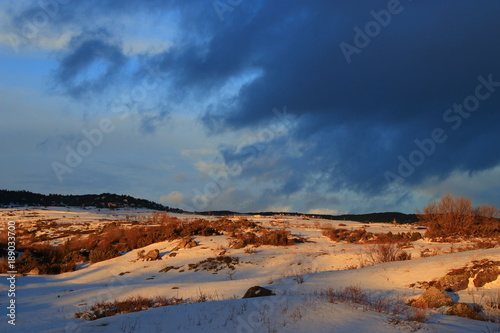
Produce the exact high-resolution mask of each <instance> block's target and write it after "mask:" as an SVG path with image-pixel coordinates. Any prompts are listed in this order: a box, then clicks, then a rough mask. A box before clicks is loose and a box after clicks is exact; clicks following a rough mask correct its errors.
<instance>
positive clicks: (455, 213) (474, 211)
mask: <svg viewBox="0 0 500 333" xmlns="http://www.w3.org/2000/svg"><path fill="white" fill-rule="evenodd" d="M417 216H418V218H419V221H420V223H421V224H423V225H425V226H427V231H426V233H425V236H426V237H430V238H438V237H442V238H454V237H463V238H465V239H468V238H472V237H492V236H498V235H499V233H500V220H499V216H500V211H499V210H498V209H497V208H496V207H494V206H489V205H483V206H480V207H473V206H472V203H471V201H470V199H467V198H464V197H453V196H451V195H450V194H446V195H445V196H444V197H442V198H441V200H440V201H439V202H436V201H433V202H431V203H429V204H428V205H427V206H425V207H424V208H423V209H422V211H419V210H417Z"/></svg>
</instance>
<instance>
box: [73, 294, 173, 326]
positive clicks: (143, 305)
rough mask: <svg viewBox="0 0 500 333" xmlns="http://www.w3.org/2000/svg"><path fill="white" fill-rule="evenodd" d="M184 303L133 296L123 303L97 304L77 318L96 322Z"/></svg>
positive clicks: (159, 297)
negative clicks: (119, 315) (115, 316)
mask: <svg viewBox="0 0 500 333" xmlns="http://www.w3.org/2000/svg"><path fill="white" fill-rule="evenodd" d="M182 303H183V299H182V298H175V297H172V298H167V297H162V296H156V297H154V298H146V297H142V296H133V297H129V298H127V299H126V300H123V301H114V302H108V301H106V302H99V303H96V304H94V305H92V306H91V307H90V308H89V309H87V310H84V311H79V312H76V313H75V318H77V319H78V318H80V319H86V320H96V319H99V318H104V317H110V316H114V315H117V314H123V313H130V312H138V311H142V310H146V309H152V308H157V307H160V306H168V305H178V304H182Z"/></svg>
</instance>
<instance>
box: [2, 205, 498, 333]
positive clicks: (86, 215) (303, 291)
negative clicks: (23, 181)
mask: <svg viewBox="0 0 500 333" xmlns="http://www.w3.org/2000/svg"><path fill="white" fill-rule="evenodd" d="M151 213H152V212H151V211H144V210H142V211H125V210H116V211H110V210H97V209H92V210H83V209H74V208H71V209H69V208H64V209H61V208H48V209H33V208H28V209H0V222H1V226H2V227H3V226H5V225H6V223H5V222H7V221H9V220H14V221H16V223H18V225H20V224H23V223H24V224H26V225H29V224H36V223H39V224H40V223H45V224H47V225H48V224H51V227H50V228H49V227H48V228H47V230H45V231H40V232H42V233H44V234H46V237H47V238H48V239H49V241H50V242H52V243H57V242H58V241H60V240H59V238H58V237H56V236H57V233H58V232H61V230H69V229H68V228H89V229H91V230H92V229H94V228H97V226H98V225H102V224H105V223H109V222H112V221H122V222H125V223H126V222H127V221H134V220H139V221H143V220H145V219H146V218H147V216H148V215H150V214H151ZM176 216H179V217H182V218H188V217H192V216H182V215H176ZM251 219H252V220H253V221H255V222H257V223H260V224H262V225H263V226H266V227H269V228H281V227H286V228H287V229H288V230H291V231H292V233H293V234H295V235H300V236H303V237H306V238H307V239H308V242H306V243H303V244H296V245H293V246H287V247H271V246H261V247H258V248H257V249H256V250H257V252H256V253H251V254H247V253H245V251H244V249H239V250H234V249H229V248H228V247H227V245H228V238H227V237H226V236H214V237H196V241H197V242H199V246H197V247H194V248H191V249H184V250H180V251H177V252H178V254H177V256H175V257H170V256H169V254H170V250H171V249H172V248H173V247H174V246H175V245H176V243H177V242H175V241H174V242H161V243H156V244H152V245H149V246H147V247H146V248H144V249H145V250H146V251H148V250H151V249H158V250H159V251H160V254H161V255H162V257H163V260H159V261H147V262H144V261H137V260H136V259H137V251H138V250H133V251H131V252H129V253H126V254H124V255H122V256H120V257H118V258H114V259H111V260H108V261H104V262H99V263H96V264H92V265H89V264H86V265H83V268H82V269H80V270H78V271H75V272H70V273H64V274H60V275H53V276H36V275H27V276H22V277H17V281H16V287H17V290H16V311H17V313H16V314H17V317H16V326H15V327H12V326H11V325H8V324H7V319H8V318H7V317H6V316H5V309H6V306H7V305H8V304H7V302H8V300H9V299H8V297H7V295H6V290H7V280H6V276H2V277H0V288H1V292H0V308H1V309H4V310H2V311H1V313H2V319H1V320H0V331H1V332H402V331H403V332H404V331H418V332H494V331H496V332H498V331H497V330H498V324H494V323H486V322H482V321H475V320H470V319H464V318H460V317H454V316H447V315H443V314H441V313H439V312H435V313H433V316H432V317H431V319H430V320H429V321H428V322H427V323H415V322H410V323H409V322H400V323H397V322H395V321H394V320H393V318H391V316H390V315H387V314H383V313H379V312H374V311H370V310H366V308H365V307H364V306H362V305H359V304H349V303H343V302H337V303H330V302H328V300H327V298H326V297H325V296H322V295H321V294H322V292H324V291H325V290H326V289H328V288H334V289H341V288H344V287H348V286H358V287H360V288H362V289H364V290H367V291H368V292H370V293H373V294H377V295H378V294H381V293H384V294H386V295H387V296H388V297H393V298H407V297H412V296H416V295H418V294H421V293H422V292H423V290H420V289H412V288H409V285H410V284H411V283H415V282H417V281H430V280H432V279H436V278H439V277H441V276H443V275H445V274H446V272H447V271H448V270H449V269H452V268H458V267H462V266H464V265H465V264H467V263H469V262H470V261H472V260H477V259H484V258H488V259H490V260H500V249H498V248H494V249H488V250H475V251H467V252H460V253H452V254H444V252H446V251H447V250H448V249H449V248H450V247H451V246H452V245H451V244H436V243H431V242H428V241H424V240H419V241H417V242H414V243H413V248H409V249H408V251H410V252H411V253H412V257H413V258H415V259H413V260H410V261H399V262H392V263H384V264H378V265H375V266H368V267H364V268H358V269H347V268H353V267H359V265H360V263H362V262H363V260H364V246H363V245H355V244H341V243H334V242H332V241H330V240H329V239H328V238H326V237H324V236H322V235H321V230H320V229H319V228H320V227H327V226H335V227H338V224H340V223H342V224H345V226H343V227H344V228H360V227H361V226H363V225H364V224H363V223H358V222H351V221H329V220H321V219H304V218H301V217H289V216H279V217H265V218H264V217H251ZM366 228H367V230H368V231H372V232H389V231H391V232H393V233H397V232H401V231H404V232H408V231H415V229H414V227H413V226H409V225H403V226H401V225H392V224H382V223H376V224H375V223H374V224H367V225H366ZM60 235H61V237H64V236H63V233H61V234H60ZM222 247H224V248H225V249H226V251H227V253H226V254H225V255H228V256H231V257H238V258H239V259H240V263H239V264H237V265H236V269H235V270H234V271H232V270H229V269H222V270H219V271H218V272H214V271H203V270H200V271H194V270H193V269H191V270H190V269H189V268H190V267H189V264H194V263H197V262H199V261H201V260H204V259H206V258H209V257H215V256H216V255H217V254H218V252H219V251H220V249H221V248H222ZM425 248H429V249H431V250H434V251H436V252H437V253H443V254H440V255H437V256H432V257H427V258H419V257H420V256H419V254H420V251H422V250H423V249H425ZM166 266H174V267H175V268H174V269H171V270H169V271H168V272H166V273H162V272H160V270H162V269H163V268H165V267H166ZM299 282H300V283H299ZM255 285H259V286H263V287H266V288H269V289H271V290H273V291H274V292H275V293H276V294H277V295H276V296H271V297H263V298H254V299H241V297H242V296H243V294H244V293H245V291H246V290H247V289H248V288H249V287H252V286H255ZM471 286H472V285H471ZM499 287H500V282H499V281H498V280H497V281H494V282H492V283H488V284H487V285H485V286H484V287H483V288H479V289H477V288H469V289H468V290H465V291H461V292H459V293H458V295H456V297H458V298H460V301H462V302H472V301H473V300H475V301H476V302H477V300H478V299H479V298H485V297H488V295H490V294H491V295H496V294H497V293H498V292H499V290H500V289H499ZM136 295H141V296H144V297H154V296H157V295H160V296H166V297H182V298H183V299H184V300H187V301H196V300H199V299H200V298H207V299H208V301H207V302H201V303H192V304H182V305H175V306H168V307H160V308H156V309H149V310H145V311H140V312H136V313H129V314H121V315H116V316H113V317H107V318H102V319H98V320H95V321H86V320H82V319H75V318H74V314H75V312H77V311H82V310H85V309H86V308H88V307H89V306H90V305H92V304H95V303H97V302H100V301H106V300H109V301H112V300H121V299H126V298H127V297H129V296H136Z"/></svg>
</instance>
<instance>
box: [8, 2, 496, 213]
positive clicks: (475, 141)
mask: <svg viewBox="0 0 500 333" xmlns="http://www.w3.org/2000/svg"><path fill="white" fill-rule="evenodd" d="M221 4H222V5H221ZM54 8H55V7H54ZM54 8H53V12H54V15H49V14H50V13H49V12H47V11H45V12H46V13H47V17H48V19H47V23H46V24H44V25H43V26H40V27H39V32H38V37H40V38H41V37H44V38H52V39H53V40H61V36H62V35H63V32H64V31H66V32H67V31H71V33H72V35H71V37H70V38H69V39H68V42H67V43H66V45H65V46H64V47H61V48H58V49H57V50H54V52H56V54H57V57H56V58H57V61H58V65H57V67H56V68H54V69H53V71H52V72H51V74H50V77H49V81H50V82H52V87H54V89H55V90H54V91H56V92H58V93H60V94H63V95H66V96H69V97H70V98H72V99H75V100H78V101H80V102H82V101H84V100H87V102H88V100H89V99H90V100H94V99H95V100H99V101H100V103H102V105H104V106H106V105H108V106H109V105H113V103H115V102H116V100H117V99H118V100H121V99H122V97H123V95H128V97H129V100H128V101H124V102H123V103H122V104H124V105H129V106H132V107H130V108H129V109H130V110H131V111H133V112H137V113H138V114H139V115H140V117H141V119H142V122H141V124H142V125H141V126H142V129H143V131H144V132H146V133H154V132H155V131H156V130H159V128H162V127H161V126H160V124H162V122H164V121H165V119H167V117H168V115H171V114H176V113H177V114H181V113H188V114H190V115H194V116H195V117H197V118H198V120H199V121H201V122H202V123H203V124H204V126H205V127H206V129H207V133H203V135H209V136H211V137H215V138H217V137H219V138H220V139H219V145H218V147H216V148H217V149H218V151H219V154H220V157H221V158H222V159H221V160H220V161H219V162H218V163H225V166H226V167H230V166H231V165H234V164H238V166H239V167H240V169H241V170H239V172H238V174H237V175H235V176H232V177H231V179H230V183H227V184H226V183H224V184H223V186H220V185H219V189H218V191H219V192H218V194H217V196H214V197H211V198H209V199H210V200H209V207H213V208H218V209H223V208H228V207H223V206H224V205H237V206H240V207H242V208H241V209H248V210H256V209H267V208H268V207H273V206H275V207H276V206H281V207H290V209H292V210H304V211H308V210H311V211H326V210H333V209H336V210H340V211H345V210H349V209H346V208H344V207H342V203H343V202H344V203H345V202H346V201H347V202H349V203H348V205H349V206H350V207H356V209H362V208H359V207H362V206H363V205H362V204H356V203H353V202H355V201H356V200H362V201H364V200H368V198H372V199H373V202H374V203H376V204H377V205H379V207H381V208H380V209H381V210H382V209H383V208H382V207H387V208H394V207H396V206H397V205H398V204H401V205H402V204H404V202H406V203H405V204H408V203H409V202H413V203H415V202H416V201H418V200H420V199H421V198H422V197H425V198H429V197H433V196H435V195H440V194H441V192H442V191H446V190H447V187H446V186H444V188H442V187H440V188H439V191H438V190H437V189H436V188H435V191H434V192H433V193H429V192H428V191H427V192H426V191H423V190H422V191H420V190H419V189H422V188H423V187H425V186H426V185H425V184H428V182H429V180H430V179H432V180H433V181H435V182H443V184H446V180H447V179H450V181H451V182H453V183H456V181H457V179H459V178H460V179H461V180H462V182H463V184H468V183H470V182H471V179H473V177H474V176H475V175H476V174H478V173H484V172H488V170H495V168H498V166H499V165H500V155H499V154H498V153H496V152H498V151H500V140H499V134H498V133H499V132H498V129H497V127H498V126H497V124H498V123H499V122H500V113H498V112H497V111H498V109H499V107H500V63H499V62H498V59H499V58H500V46H499V44H498V31H499V29H500V21H499V20H498V17H497V15H496V13H498V12H499V10H500V3H498V2H497V1H481V2H474V1H465V0H459V1H439V2H433V1H403V0H402V1H394V0H391V1H389V2H387V1H364V2H342V3H339V2H331V1H315V2H311V3H305V2H303V1H293V0H292V1H240V2H225V1H218V2H197V3H189V2H174V1H171V2H168V1H167V2H165V1H150V2H148V3H144V2H140V1H132V0H130V1H110V0H109V1H88V2H75V3H73V2H71V3H68V4H64V5H63V4H60V5H58V7H57V11H56V10H55V9H54ZM9 11H10V14H11V20H10V21H9V23H8V27H9V30H8V31H9V33H11V34H15V35H16V36H19V40H22V41H23V42H22V43H18V46H19V47H30V45H31V46H32V47H36V44H30V43H29V42H30V41H31V42H32V40H30V39H29V38H26V36H23V34H22V33H23V31H24V32H26V31H27V30H26V29H27V26H26V20H25V19H26V18H27V19H28V20H32V21H33V20H34V19H35V18H36V15H37V13H38V12H40V11H42V12H43V11H44V9H43V8H42V7H40V5H38V4H34V5H33V6H32V7H29V8H26V7H23V6H19V5H16V6H14V5H12V7H10V9H9ZM145 18H146V20H144V19H145ZM166 18H168V19H166ZM139 20H141V21H142V22H144V24H146V26H148V27H149V29H147V30H146V29H142V31H139V32H135V35H134V32H133V31H134V29H133V26H137V25H140V24H141V22H140V21H139ZM34 22H35V23H36V21H34ZM153 23H154V24H153ZM35 25H36V24H35ZM23 29H24V30H23ZM33 39H36V38H33ZM139 41H142V42H141V43H140V42H139ZM134 43H135V44H136V45H137V46H136V47H134V46H131V45H134ZM139 44H140V45H139ZM347 44H348V45H349V47H351V48H350V49H349V50H351V51H352V50H355V51H352V52H350V53H349V54H348V56H346V52H345V45H347ZM33 45H34V46H33ZM341 45H344V49H343V48H342V47H341ZM38 47H39V46H38ZM130 50H141V51H136V52H131V51H130ZM151 69H153V70H154V71H155V72H156V73H161V74H160V75H161V78H162V82H161V83H162V84H161V86H160V87H159V88H158V89H155V90H154V93H150V94H149V95H148V98H147V100H146V99H144V100H145V101H144V100H134V95H133V94H132V92H133V91H136V92H137V91H138V90H137V89H138V88H137V87H140V82H142V80H144V79H145V78H147V77H148V75H151V74H150V73H151ZM479 86H480V88H478V87H479ZM134 89H135V90H134ZM478 89H479V92H480V95H479V96H478V95H477V93H478ZM486 95H487V96H486ZM137 96H138V95H137ZM120 103H121V102H120ZM457 105H458V106H457ZM460 105H463V107H460ZM284 107H286V109H287V112H288V114H289V115H290V118H289V122H288V123H287V125H289V126H286V129H285V130H280V131H279V132H278V131H277V130H276V127H275V122H276V121H275V118H276V115H275V113H273V109H275V108H276V109H278V110H282V109H283V108H284ZM103 109H105V107H103ZM103 112H105V111H103ZM438 134H439V135H438ZM199 135H200V140H203V138H202V134H199ZM229 137H236V138H238V139H237V140H236V141H230V142H227V141H224V140H226V139H227V138H229ZM205 162H206V161H205ZM196 164H198V165H200V161H193V165H196ZM204 172H205V173H209V171H206V170H205V171H204ZM202 173H203V172H202ZM178 174H180V172H178ZM458 174H460V175H461V176H460V177H458V176H457V175H458ZM394 177H395V178H394ZM186 178H189V179H193V178H194V177H183V179H186ZM212 178H213V177H212ZM392 180H395V181H394V182H392ZM450 181H448V183H449V182H450ZM200 184H201V185H199V186H198V187H196V188H200V192H201V193H202V195H203V194H204V193H203V191H204V190H203V185H204V184H205V183H203V181H202V182H201V183H200ZM248 184H253V185H254V187H255V190H254V191H255V192H254V193H252V191H245V190H244V189H245V187H246V186H247V185H248ZM395 184H396V185H397V186H396V189H394V185H395ZM426 188H428V187H426ZM454 188H455V189H457V187H456V186H455V187H454ZM460 188H461V190H460V191H461V193H457V194H460V195H467V194H468V193H463V192H467V190H466V189H467V188H469V187H468V186H467V185H463V186H461V187H460ZM448 189H449V188H448ZM408 191H410V192H408ZM419 191H420V192H419ZM188 192H191V193H186V192H183V193H181V192H178V191H174V189H172V191H165V192H164V193H163V194H162V195H165V196H164V197H162V200H170V201H175V202H179V201H182V200H184V199H185V200H186V202H187V203H188V202H189V201H190V200H189V199H187V198H189V197H192V196H196V194H193V191H188ZM438 192H439V193H438ZM472 192H473V193H477V188H474V191H472ZM472 192H471V193H472ZM169 193H170V195H169ZM396 193H397V194H396ZM423 193H425V194H423ZM312 194H315V195H316V199H315V200H316V201H314V202H313V203H310V202H308V200H309V199H308V198H307V197H309V198H310V197H311V196H312ZM159 197H160V196H158V198H159ZM205 198H206V193H205ZM322 198H323V199H322ZM324 198H328V200H326V201H325V200H324ZM181 199H182V200H181ZM483 199H484V198H481V200H483ZM412 200H413V201H412ZM241 202H245V204H244V205H243V206H242V205H241ZM374 209H376V208H374Z"/></svg>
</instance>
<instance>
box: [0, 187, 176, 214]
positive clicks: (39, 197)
mask: <svg viewBox="0 0 500 333" xmlns="http://www.w3.org/2000/svg"><path fill="white" fill-rule="evenodd" d="M0 206H62V207H65V206H72V207H97V208H111V209H115V208H145V209H153V210H161V211H169V212H177V213H182V212H183V211H182V210H181V209H177V208H171V207H168V206H163V205H160V204H158V203H156V202H153V201H149V200H145V199H138V198H134V197H131V196H130V195H120V194H111V193H102V194H84V195H61V194H49V195H45V194H39V193H33V192H29V191H9V190H0Z"/></svg>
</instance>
